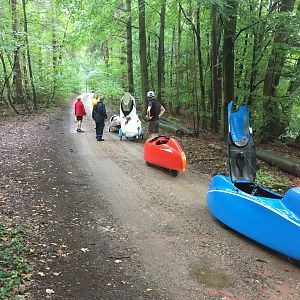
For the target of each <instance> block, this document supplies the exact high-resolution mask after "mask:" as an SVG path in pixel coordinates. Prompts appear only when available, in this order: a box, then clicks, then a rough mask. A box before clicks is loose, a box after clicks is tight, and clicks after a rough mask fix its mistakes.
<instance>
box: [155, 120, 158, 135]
mask: <svg viewBox="0 0 300 300" xmlns="http://www.w3.org/2000/svg"><path fill="white" fill-rule="evenodd" d="M158 132H159V121H155V137H156V136H158Z"/></svg>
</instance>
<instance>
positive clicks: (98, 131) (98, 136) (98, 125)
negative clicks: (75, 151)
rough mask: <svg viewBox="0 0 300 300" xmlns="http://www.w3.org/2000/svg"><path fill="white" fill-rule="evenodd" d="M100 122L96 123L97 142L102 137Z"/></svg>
mask: <svg viewBox="0 0 300 300" xmlns="http://www.w3.org/2000/svg"><path fill="white" fill-rule="evenodd" d="M100 125H101V124H100V122H96V139H97V141H98V140H99V139H100V138H101V137H102V136H101V135H100Z"/></svg>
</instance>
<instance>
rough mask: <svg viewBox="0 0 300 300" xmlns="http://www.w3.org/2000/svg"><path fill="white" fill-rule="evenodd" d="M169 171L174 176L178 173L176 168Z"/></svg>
mask: <svg viewBox="0 0 300 300" xmlns="http://www.w3.org/2000/svg"><path fill="white" fill-rule="evenodd" d="M170 173H171V175H172V176H173V177H176V176H177V175H178V173H179V171H177V170H170Z"/></svg>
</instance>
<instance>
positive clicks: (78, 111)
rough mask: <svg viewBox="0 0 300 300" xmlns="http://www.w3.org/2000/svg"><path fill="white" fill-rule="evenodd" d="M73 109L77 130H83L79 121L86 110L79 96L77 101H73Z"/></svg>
mask: <svg viewBox="0 0 300 300" xmlns="http://www.w3.org/2000/svg"><path fill="white" fill-rule="evenodd" d="M74 109H75V116H76V119H77V132H84V131H83V130H82V129H81V123H82V118H83V116H85V115H86V112H85V108H84V105H83V103H82V102H81V98H80V97H78V98H77V101H76V102H75V106H74Z"/></svg>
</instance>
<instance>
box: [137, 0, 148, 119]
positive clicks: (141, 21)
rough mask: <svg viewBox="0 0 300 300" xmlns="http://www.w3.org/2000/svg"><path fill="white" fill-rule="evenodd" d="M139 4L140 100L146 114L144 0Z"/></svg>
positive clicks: (146, 70)
mask: <svg viewBox="0 0 300 300" xmlns="http://www.w3.org/2000/svg"><path fill="white" fill-rule="evenodd" d="M138 3H139V42H140V66H141V87H142V89H141V91H142V95H141V99H143V103H144V105H143V113H144V114H146V111H147V107H148V99H147V91H148V89H149V83H148V65H147V50H146V49H147V48H146V47H147V44H146V25H145V0H138Z"/></svg>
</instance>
